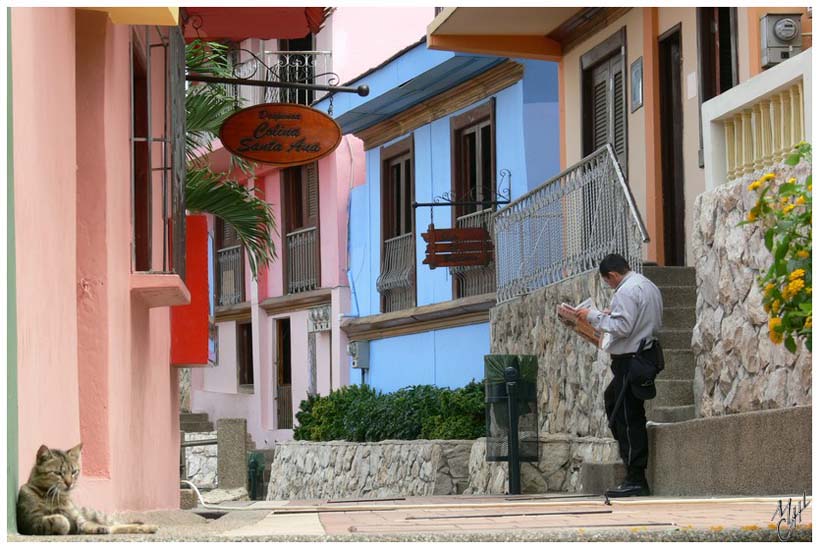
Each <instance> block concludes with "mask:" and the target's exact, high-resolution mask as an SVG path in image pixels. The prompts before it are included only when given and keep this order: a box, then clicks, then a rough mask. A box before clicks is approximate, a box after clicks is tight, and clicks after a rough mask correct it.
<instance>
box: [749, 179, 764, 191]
mask: <svg viewBox="0 0 820 550" xmlns="http://www.w3.org/2000/svg"><path fill="white" fill-rule="evenodd" d="M761 185H762V183H761V181H760V180H756V181H753V182H752V183H751V184H750V185H749V187H748V188H747V189H749V191H754V190H755V189H757V188H758V187H760V186H761Z"/></svg>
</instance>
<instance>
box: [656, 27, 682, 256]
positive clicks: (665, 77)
mask: <svg viewBox="0 0 820 550" xmlns="http://www.w3.org/2000/svg"><path fill="white" fill-rule="evenodd" d="M658 58H659V72H660V87H661V89H660V109H661V171H662V175H661V178H662V194H663V236H664V257H665V264H666V265H686V246H685V245H686V239H685V236H684V220H685V209H684V200H683V110H682V109H683V108H682V104H681V34H680V28H679V27H678V28H676V29H673V31H671V32H667V33H665V34H664V35H663V36H661V37H660V39H659V44H658Z"/></svg>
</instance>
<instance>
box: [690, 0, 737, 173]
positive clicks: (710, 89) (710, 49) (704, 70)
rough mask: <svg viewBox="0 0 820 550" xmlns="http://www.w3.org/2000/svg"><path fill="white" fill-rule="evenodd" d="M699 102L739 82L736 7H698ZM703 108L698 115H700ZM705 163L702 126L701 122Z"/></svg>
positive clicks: (700, 152)
mask: <svg viewBox="0 0 820 550" xmlns="http://www.w3.org/2000/svg"><path fill="white" fill-rule="evenodd" d="M697 18H698V72H699V73H700V83H699V84H700V103H701V104H702V103H703V102H704V101H708V100H710V99H712V98H713V97H715V96H717V95H720V94H722V93H723V92H725V91H726V90H728V89H730V88H733V87H735V86H737V83H738V77H737V8H718V7H708V8H698V11H697ZM700 114H701V113H700V109H698V116H699V117H700ZM698 132H699V137H700V150H699V152H698V160H699V163H700V166H701V167H702V166H703V129H702V128H701V124H700V123H699V124H698Z"/></svg>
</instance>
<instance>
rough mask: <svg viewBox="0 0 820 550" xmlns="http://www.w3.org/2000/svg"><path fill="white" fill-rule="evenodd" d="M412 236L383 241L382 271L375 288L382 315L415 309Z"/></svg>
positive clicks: (414, 256)
mask: <svg viewBox="0 0 820 550" xmlns="http://www.w3.org/2000/svg"><path fill="white" fill-rule="evenodd" d="M414 244H415V242H414V240H413V233H406V234H404V235H399V236H398V237H393V238H392V239H387V240H386V241H384V251H383V252H382V269H381V274H380V275H379V278H378V279H376V288H377V289H378V291H379V293H381V295H382V302H383V311H384V312H385V313H388V312H390V311H399V310H402V309H407V308H410V307H413V306H415V305H416V254H415V250H414Z"/></svg>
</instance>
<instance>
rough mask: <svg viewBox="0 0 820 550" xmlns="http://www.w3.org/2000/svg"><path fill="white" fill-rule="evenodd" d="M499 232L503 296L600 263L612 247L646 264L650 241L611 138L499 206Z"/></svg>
mask: <svg viewBox="0 0 820 550" xmlns="http://www.w3.org/2000/svg"><path fill="white" fill-rule="evenodd" d="M627 212H628V213H629V214H626V213H627ZM493 236H494V241H495V247H496V284H497V290H496V297H497V301H498V302H499V303H500V302H504V301H507V300H510V299H512V298H515V297H516V296H520V295H523V294H527V293H529V292H532V291H533V290H536V289H538V288H542V287H545V286H549V285H551V284H555V283H558V282H561V281H563V280H566V279H568V278H569V277H572V276H575V275H578V274H580V273H584V272H586V271H589V270H591V269H594V268H595V267H596V266H597V262H599V261H600V260H601V258H602V257H603V256H604V255H605V254H607V253H609V252H619V253H621V254H622V255H623V256H624V257H626V258H627V260H628V261H629V263H630V265H632V266H633V267H634V268H635V269H636V270H640V269H641V258H642V255H641V244H642V243H645V242H648V241H649V234H648V233H647V231H646V227H645V226H644V223H643V220H642V219H641V216H640V213H639V212H638V209H637V206H636V204H635V199H634V197H633V196H632V192H631V191H630V189H629V185H628V184H627V182H626V179H625V178H624V176H623V173H622V171H621V168H620V165H619V164H618V161H617V159H616V157H615V153H614V151H613V149H612V146H611V145H610V144H607V145H605V146H604V147H601V148H599V149H597V150H596V151H595V152H593V153H592V154H590V155H588V156H586V157H585V158H584V159H582V160H581V161H580V162H578V163H577V164H575V165H573V166H571V167H569V168H567V169H566V170H564V171H563V172H561V173H560V174H558V175H557V176H555V177H553V178H551V179H550V180H548V181H547V182H545V183H544V184H543V185H541V186H539V187H537V188H536V189H533V190H532V191H530V192H528V193H526V194H524V195H522V196H521V197H518V198H517V199H515V200H514V201H512V202H511V203H510V204H509V205H507V206H505V207H504V208H503V209H501V210H499V211H498V212H496V213H495V215H494V216H493Z"/></svg>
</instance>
